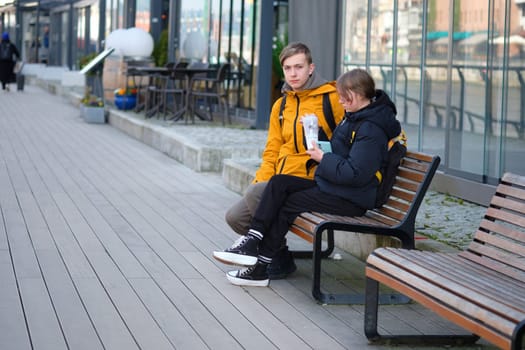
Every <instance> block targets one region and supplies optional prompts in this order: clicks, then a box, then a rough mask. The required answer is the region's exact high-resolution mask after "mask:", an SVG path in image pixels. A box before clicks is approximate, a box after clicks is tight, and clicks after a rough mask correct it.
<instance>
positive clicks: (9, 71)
mask: <svg viewBox="0 0 525 350" xmlns="http://www.w3.org/2000/svg"><path fill="white" fill-rule="evenodd" d="M17 59H20V53H19V52H18V49H17V48H16V46H15V44H13V43H12V42H11V40H9V33H7V32H5V33H3V34H2V42H1V43H0V81H1V82H2V90H7V91H9V85H8V84H9V83H10V82H11V81H12V80H13V77H14V73H13V69H14V68H15V61H16V60H17Z"/></svg>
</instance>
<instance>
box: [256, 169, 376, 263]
mask: <svg viewBox="0 0 525 350" xmlns="http://www.w3.org/2000/svg"><path fill="white" fill-rule="evenodd" d="M305 211H316V212H320V213H327V214H335V215H345V216H360V215H363V214H364V213H365V211H366V210H365V209H363V208H360V207H358V206H357V205H355V204H353V203H352V202H350V201H349V200H347V199H344V198H341V197H337V196H334V195H332V194H328V193H324V192H321V191H320V190H319V187H318V186H317V184H316V182H315V181H313V180H307V179H303V178H300V177H296V176H290V175H274V176H273V177H272V178H271V180H270V181H269V182H268V185H266V188H265V190H264V192H263V195H262V198H261V201H260V202H259V205H258V207H257V210H256V211H255V215H254V217H253V220H252V225H251V228H253V229H255V230H257V231H259V232H261V233H262V234H263V235H264V237H263V240H262V242H261V244H260V245H259V254H261V255H263V256H266V257H268V258H272V257H273V256H274V255H275V254H276V253H277V251H278V250H279V248H280V246H281V242H282V241H283V239H284V236H285V235H286V233H287V232H288V228H289V227H290V225H291V224H292V223H293V221H294V220H295V218H296V217H297V216H298V215H299V214H301V213H303V212H305Z"/></svg>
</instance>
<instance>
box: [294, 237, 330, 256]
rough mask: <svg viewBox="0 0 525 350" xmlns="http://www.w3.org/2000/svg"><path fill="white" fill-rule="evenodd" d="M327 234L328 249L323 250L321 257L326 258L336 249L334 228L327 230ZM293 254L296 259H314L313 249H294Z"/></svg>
mask: <svg viewBox="0 0 525 350" xmlns="http://www.w3.org/2000/svg"><path fill="white" fill-rule="evenodd" d="M326 232H327V236H326V243H327V246H326V249H325V250H321V258H322V259H326V258H328V257H329V256H330V255H331V254H332V253H333V251H334V247H335V244H334V230H327V231H326ZM292 255H293V257H294V258H296V259H312V258H313V256H314V254H313V250H294V251H292Z"/></svg>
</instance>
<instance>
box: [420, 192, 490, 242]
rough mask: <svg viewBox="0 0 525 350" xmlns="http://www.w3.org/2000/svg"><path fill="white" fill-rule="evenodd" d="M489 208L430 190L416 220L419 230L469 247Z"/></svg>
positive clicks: (436, 237)
mask: <svg viewBox="0 0 525 350" xmlns="http://www.w3.org/2000/svg"><path fill="white" fill-rule="evenodd" d="M485 211H486V208H485V207H483V206H480V205H477V204H474V203H470V202H467V201H464V200H462V199H460V198H457V197H453V196H451V195H448V194H444V193H438V192H434V191H428V192H427V194H426V196H425V199H424V200H423V203H422V205H421V208H420V209H419V213H418V217H417V220H416V232H417V233H419V234H422V235H424V236H427V237H429V238H431V239H434V240H436V241H439V242H442V243H446V244H448V245H450V246H452V247H455V248H458V249H465V248H466V247H467V246H468V244H469V242H470V241H471V240H472V236H473V234H474V233H475V231H476V229H477V228H478V226H479V223H480V221H481V219H482V218H483V215H484V213H485Z"/></svg>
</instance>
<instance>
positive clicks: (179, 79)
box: [158, 62, 188, 120]
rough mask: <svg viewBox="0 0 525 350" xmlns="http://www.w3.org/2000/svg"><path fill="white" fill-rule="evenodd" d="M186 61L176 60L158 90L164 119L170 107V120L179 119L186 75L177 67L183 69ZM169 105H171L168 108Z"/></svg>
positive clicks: (184, 93)
mask: <svg viewBox="0 0 525 350" xmlns="http://www.w3.org/2000/svg"><path fill="white" fill-rule="evenodd" d="M187 66H188V62H178V63H177V64H176V65H175V66H174V67H173V68H172V69H171V71H170V73H169V75H167V76H165V77H163V78H164V79H165V82H164V84H163V88H162V89H160V90H159V91H158V93H159V94H160V104H161V105H162V108H163V113H164V120H166V115H167V114H168V111H169V110H170V109H171V113H172V114H173V117H172V118H171V119H172V120H177V119H179V118H180V117H181V116H182V114H183V113H184V101H185V96H186V75H185V74H184V73H182V72H180V71H177V69H179V70H180V69H184V68H186V67H187ZM170 106H172V107H171V108H170Z"/></svg>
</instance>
